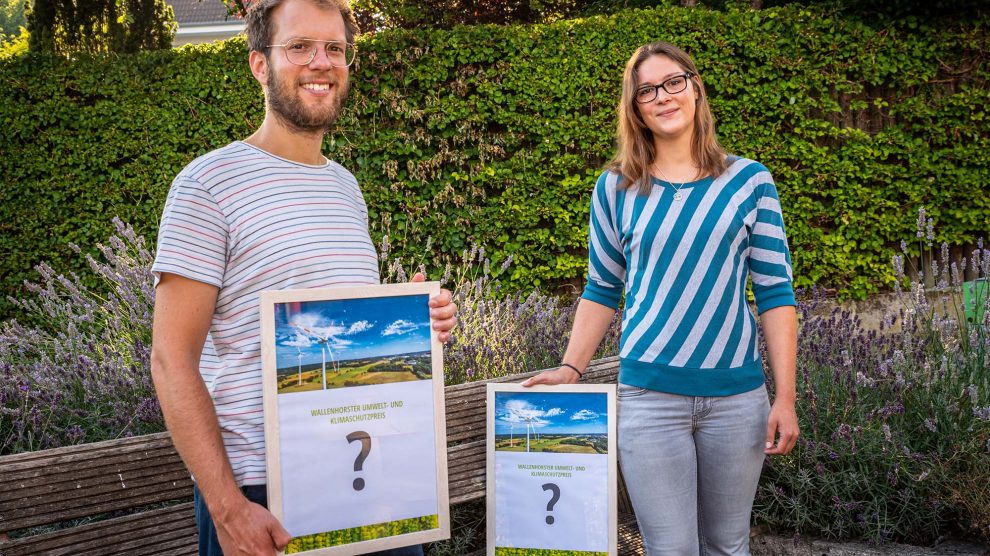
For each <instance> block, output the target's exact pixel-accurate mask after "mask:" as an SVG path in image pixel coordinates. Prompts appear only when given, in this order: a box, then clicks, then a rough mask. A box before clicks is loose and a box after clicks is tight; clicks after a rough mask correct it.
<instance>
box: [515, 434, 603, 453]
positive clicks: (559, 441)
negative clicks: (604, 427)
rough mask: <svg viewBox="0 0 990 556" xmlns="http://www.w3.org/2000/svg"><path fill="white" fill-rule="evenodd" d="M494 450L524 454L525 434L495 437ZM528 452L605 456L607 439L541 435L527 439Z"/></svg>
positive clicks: (600, 435) (577, 435)
mask: <svg viewBox="0 0 990 556" xmlns="http://www.w3.org/2000/svg"><path fill="white" fill-rule="evenodd" d="M495 450H497V451H500V452H525V451H526V433H525V432H524V433H523V434H515V435H512V436H511V438H510V435H507V434H500V435H497V436H496V437H495ZM529 451H530V452H553V453H558V454H607V453H608V437H607V436H606V435H604V434H541V435H540V438H539V440H537V439H536V436H535V435H530V438H529Z"/></svg>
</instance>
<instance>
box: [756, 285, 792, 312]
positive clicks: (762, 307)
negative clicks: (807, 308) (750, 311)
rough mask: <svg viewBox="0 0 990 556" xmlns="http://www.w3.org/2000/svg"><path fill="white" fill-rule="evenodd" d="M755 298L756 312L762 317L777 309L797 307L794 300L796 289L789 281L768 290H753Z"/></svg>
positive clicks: (767, 288)
mask: <svg viewBox="0 0 990 556" xmlns="http://www.w3.org/2000/svg"><path fill="white" fill-rule="evenodd" d="M753 296H754V297H756V312H757V313H759V314H761V315H762V314H763V313H765V312H767V311H769V310H770V309H774V308H777V307H783V306H785V305H791V306H794V305H797V302H796V301H795V300H794V288H792V287H791V283H790V282H789V281H788V282H781V283H779V284H776V285H773V286H769V287H766V288H759V289H756V288H753Z"/></svg>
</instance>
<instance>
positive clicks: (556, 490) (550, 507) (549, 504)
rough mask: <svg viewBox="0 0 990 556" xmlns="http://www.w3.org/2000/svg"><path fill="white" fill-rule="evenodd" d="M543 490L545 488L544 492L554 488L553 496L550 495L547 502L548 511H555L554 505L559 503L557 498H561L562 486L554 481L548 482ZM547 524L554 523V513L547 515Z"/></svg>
mask: <svg viewBox="0 0 990 556" xmlns="http://www.w3.org/2000/svg"><path fill="white" fill-rule="evenodd" d="M543 490H544V492H545V491H548V490H552V491H553V496H551V497H550V501H549V502H547V511H548V512H552V511H553V505H554V504H556V503H557V500H560V487H559V486H557V485H555V484H553V483H547V484H545V485H543ZM547 525H553V516H552V515H548V516H547Z"/></svg>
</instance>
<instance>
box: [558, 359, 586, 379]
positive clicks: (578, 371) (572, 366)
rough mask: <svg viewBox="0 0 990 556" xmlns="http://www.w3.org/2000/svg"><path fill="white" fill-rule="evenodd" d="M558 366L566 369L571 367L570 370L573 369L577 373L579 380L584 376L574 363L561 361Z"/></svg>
mask: <svg viewBox="0 0 990 556" xmlns="http://www.w3.org/2000/svg"><path fill="white" fill-rule="evenodd" d="M560 366H561V367H567V368H568V369H571V370H572V371H574V372H575V373H577V374H578V380H581V379H582V378H584V373H582V372H581V371H580V370H578V368H577V367H575V366H574V365H571V364H570V363H561V364H560Z"/></svg>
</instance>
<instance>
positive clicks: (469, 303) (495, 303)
mask: <svg viewBox="0 0 990 556" xmlns="http://www.w3.org/2000/svg"><path fill="white" fill-rule="evenodd" d="M431 243H432V242H431V240H430V239H428V240H427V244H426V248H425V251H426V252H427V253H429V249H430V244H431ZM388 247H389V243H388V236H385V238H384V239H383V241H382V246H381V251H380V253H381V261H382V265H383V269H382V276H383V279H384V280H385V281H400V282H401V281H405V280H406V279H407V277H408V274H409V273H407V272H406V271H405V270H403V266H402V262H401V261H400V260H397V259H392V260H391V261H389V259H388V256H389V250H388ZM511 264H512V258H511V257H509V258H508V259H506V260H505V261H503V262H502V264H501V266H500V267H499V268H497V269H496V270H494V271H493V270H492V268H491V261H490V260H489V259H488V258H486V257H485V249H484V247H478V246H476V245H474V246H472V247H471V249H470V250H465V251H464V252H463V254H462V256H461V261H460V263H459V265H458V266H457V268H456V270H455V269H453V268H452V266H451V265H449V264H448V265H445V270H444V273H443V277H442V278H441V279H440V280H441V283H443V284H445V285H448V286H449V287H450V288H451V290H452V291H453V293H454V302H455V303H457V305H458V313H457V319H458V324H457V328H455V329H454V331H453V336H452V340H451V342H450V343H449V344H448V345H447V346H446V348H445V350H444V373H445V375H446V376H445V381H446V383H447V384H458V383H461V382H470V381H473V380H483V379H488V378H495V377H500V376H507V375H512V374H518V373H524V372H528V371H534V370H537V369H544V368H548V367H551V366H556V365H558V364H559V363H560V360H561V357H562V356H563V354H564V350H565V348H566V347H567V340H568V338H569V337H570V330H571V325H572V324H573V321H574V313H575V311H576V309H577V301H576V300H575V301H570V300H565V299H563V298H561V297H559V296H554V295H550V294H547V293H544V292H542V291H540V290H538V289H537V290H534V291H532V292H530V293H529V294H524V293H522V292H504V291H502V287H501V284H500V281H499V277H500V276H502V275H504V274H505V273H506V272H507V271H508V270H509V268H510V266H511ZM413 267H414V268H418V270H419V271H422V270H423V268H424V267H425V265H423V264H421V263H420V264H417V263H416V262H415V261H413ZM619 322H620V315H619V314H616V317H615V318H614V319H613V320H612V326H611V327H610V328H609V331H608V333H607V334H606V336H605V339H604V340H603V341H602V343H601V346H599V349H598V352H597V354H596V357H607V356H609V355H615V354H617V353H618V351H619V349H618V346H619Z"/></svg>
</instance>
